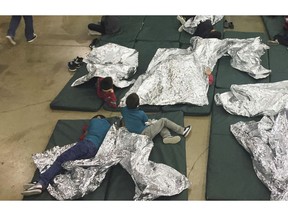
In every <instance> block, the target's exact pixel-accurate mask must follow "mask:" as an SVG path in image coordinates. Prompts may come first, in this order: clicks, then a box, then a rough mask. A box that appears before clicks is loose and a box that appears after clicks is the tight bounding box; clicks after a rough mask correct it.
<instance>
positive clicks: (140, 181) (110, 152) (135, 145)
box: [33, 125, 190, 200]
mask: <svg viewBox="0 0 288 216" xmlns="http://www.w3.org/2000/svg"><path fill="white" fill-rule="evenodd" d="M73 145H75V143H74V144H69V145H65V146H63V147H59V146H56V147H54V148H52V149H50V150H47V151H45V152H43V153H37V154H35V155H33V160H34V163H35V164H36V166H37V168H38V169H39V171H40V172H41V173H42V172H44V171H45V170H47V169H48V168H49V166H50V165H51V164H52V163H53V162H54V161H55V160H56V158H57V157H58V156H59V155H60V154H61V153H62V152H64V151H65V150H67V149H68V148H70V147H71V146H73ZM152 148H153V141H151V139H149V138H148V137H147V136H145V135H138V134H134V133H130V132H128V130H127V129H126V128H124V127H121V128H119V129H117V128H116V126H115V125H113V126H111V128H110V130H109V131H108V133H107V135H106V137H105V139H104V141H103V144H102V145H101V147H100V149H99V151H98V153H97V155H96V156H95V157H94V158H92V159H85V160H76V161H68V162H66V163H64V164H63V167H64V168H65V169H66V170H67V172H65V173H64V174H59V175H57V176H56V177H55V178H54V184H50V185H49V186H48V188H47V190H48V191H49V193H50V194H51V195H52V196H53V197H55V198H56V199H58V200H68V199H77V198H80V197H83V196H84V195H85V194H88V193H90V192H93V191H95V190H96V189H97V188H98V187H99V186H100V184H101V182H102V181H103V179H104V178H105V175H106V173H107V171H108V170H109V168H110V167H111V166H113V165H116V164H118V163H120V164H121V165H122V167H123V168H124V169H126V170H127V172H128V173H129V174H130V175H131V177H132V179H133V181H134V182H135V196H134V200H153V199H156V198H157V197H160V196H172V195H176V194H179V193H180V192H182V191H183V190H184V189H187V188H188V187H189V186H190V182H189V180H188V179H187V177H186V176H184V175H183V174H181V173H180V172H178V171H177V170H175V169H174V168H172V167H170V166H167V165H165V164H160V163H155V162H153V161H150V160H149V155H150V152H151V150H152Z"/></svg>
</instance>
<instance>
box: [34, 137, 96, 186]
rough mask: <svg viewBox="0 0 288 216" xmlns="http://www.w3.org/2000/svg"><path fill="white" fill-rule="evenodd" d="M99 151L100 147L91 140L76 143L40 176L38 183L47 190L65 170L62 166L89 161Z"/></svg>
mask: <svg viewBox="0 0 288 216" xmlns="http://www.w3.org/2000/svg"><path fill="white" fill-rule="evenodd" d="M97 151H98V147H97V146H96V145H95V144H94V143H92V142H91V141H89V140H85V139H84V140H83V141H80V142H78V143H76V144H75V145H74V146H73V147H71V148H69V149H67V150H66V151H65V152H63V153H62V154H61V155H59V157H58V158H57V159H56V161H55V162H54V163H53V164H52V165H51V167H49V169H47V170H46V171H45V172H44V173H42V174H41V175H40V177H39V181H38V183H40V184H41V185H42V187H43V189H46V188H47V187H48V185H49V183H50V182H51V181H52V180H53V178H54V177H55V176H56V175H57V174H59V173H60V172H61V171H62V170H63V168H62V164H63V163H64V162H67V161H72V160H80V159H89V158H92V157H94V156H95V155H96V153H97Z"/></svg>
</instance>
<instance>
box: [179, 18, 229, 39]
mask: <svg viewBox="0 0 288 216" xmlns="http://www.w3.org/2000/svg"><path fill="white" fill-rule="evenodd" d="M223 17H224V16H207V15H204V16H203V15H198V16H195V17H194V18H193V17H192V18H190V19H188V20H187V21H186V22H185V23H184V25H183V30H184V31H186V32H188V33H189V34H191V35H193V34H194V32H195V31H196V28H197V26H198V25H199V24H200V22H204V21H206V20H211V24H212V25H215V24H216V23H217V22H219V21H220V20H221V19H222V18H223Z"/></svg>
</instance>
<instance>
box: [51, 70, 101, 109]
mask: <svg viewBox="0 0 288 216" xmlns="http://www.w3.org/2000/svg"><path fill="white" fill-rule="evenodd" d="M87 73H88V71H87V69H86V65H83V66H82V67H80V68H79V69H77V71H76V72H75V74H74V75H73V77H72V78H71V79H70V80H69V81H68V83H67V84H66V85H65V86H64V88H63V89H62V90H61V91H60V93H59V94H58V95H57V96H56V97H55V99H54V100H53V101H52V102H51V103H50V108H51V109H54V110H70V111H91V112H94V111H97V110H99V109H100V108H101V106H102V104H103V101H102V100H101V99H100V98H98V97H97V94H96V88H95V82H96V79H94V78H93V79H91V80H89V81H88V82H86V83H84V84H82V85H79V86H75V87H71V84H72V83H73V82H74V81H75V80H77V79H78V78H80V77H82V76H84V75H86V74H87Z"/></svg>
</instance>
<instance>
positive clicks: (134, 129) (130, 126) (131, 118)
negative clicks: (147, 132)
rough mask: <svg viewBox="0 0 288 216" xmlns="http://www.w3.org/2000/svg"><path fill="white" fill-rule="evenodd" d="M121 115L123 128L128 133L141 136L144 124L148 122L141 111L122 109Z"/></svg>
mask: <svg viewBox="0 0 288 216" xmlns="http://www.w3.org/2000/svg"><path fill="white" fill-rule="evenodd" d="M121 114H122V116H123V120H124V124H125V127H126V128H127V130H128V131H129V132H131V133H137V134H141V133H142V131H143V130H144V129H145V128H146V127H147V126H146V125H145V122H147V121H148V117H147V115H146V114H145V112H144V111H143V110H140V109H139V108H136V109H128V108H127V107H123V108H122V110H121Z"/></svg>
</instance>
